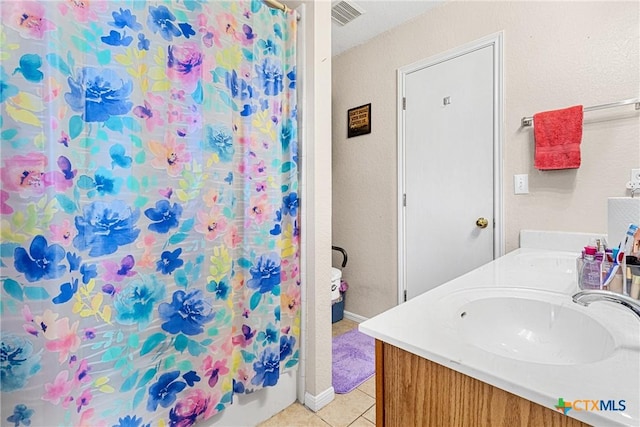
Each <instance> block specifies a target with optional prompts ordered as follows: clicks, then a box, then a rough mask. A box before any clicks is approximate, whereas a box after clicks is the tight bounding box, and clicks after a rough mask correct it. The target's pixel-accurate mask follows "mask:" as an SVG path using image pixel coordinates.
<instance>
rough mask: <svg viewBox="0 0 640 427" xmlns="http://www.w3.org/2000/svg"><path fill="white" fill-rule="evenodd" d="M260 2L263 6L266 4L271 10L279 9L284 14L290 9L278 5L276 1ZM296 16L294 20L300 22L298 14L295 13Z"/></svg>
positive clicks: (281, 4)
mask: <svg viewBox="0 0 640 427" xmlns="http://www.w3.org/2000/svg"><path fill="white" fill-rule="evenodd" d="M262 2H263V3H264V4H266V5H267V6H269V7H270V8H272V9H279V10H281V11H283V12H284V13H287V12H288V11H290V10H291V9H290V8H289V6H287V5H286V4H284V3H280V2H279V1H278V0H262ZM295 14H296V19H297V20H298V21H299V20H300V14H299V13H298V12H297V11H295Z"/></svg>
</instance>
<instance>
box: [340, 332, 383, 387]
mask: <svg viewBox="0 0 640 427" xmlns="http://www.w3.org/2000/svg"><path fill="white" fill-rule="evenodd" d="M375 367H376V364H375V340H374V338H373V337H370V336H368V335H365V334H363V333H361V332H359V331H358V330H357V329H353V330H351V331H349V332H347V333H344V334H342V335H338V336H337V337H334V338H333V366H332V383H333V389H334V391H335V392H336V393H339V394H343V393H349V392H350V391H351V390H353V389H354V388H356V387H358V386H359V385H360V384H362V383H363V382H365V381H366V380H368V379H369V378H371V377H372V376H373V374H374V373H375Z"/></svg>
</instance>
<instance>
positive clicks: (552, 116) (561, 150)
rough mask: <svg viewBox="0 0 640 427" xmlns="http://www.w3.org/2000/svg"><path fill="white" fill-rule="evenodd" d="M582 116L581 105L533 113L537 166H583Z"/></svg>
mask: <svg viewBox="0 0 640 427" xmlns="http://www.w3.org/2000/svg"><path fill="white" fill-rule="evenodd" d="M582 116H583V112H582V105H576V106H575V107H569V108H564V109H562V110H554V111H545V112H544V113H537V114H534V115H533V131H534V136H535V140H536V155H535V161H534V165H535V167H536V168H537V169H540V170H552V169H577V168H579V167H580V142H582Z"/></svg>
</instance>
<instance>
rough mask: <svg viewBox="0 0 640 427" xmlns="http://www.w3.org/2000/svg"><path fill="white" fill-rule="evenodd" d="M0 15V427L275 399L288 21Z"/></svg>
mask: <svg viewBox="0 0 640 427" xmlns="http://www.w3.org/2000/svg"><path fill="white" fill-rule="evenodd" d="M0 14H1V15H2V21H0V22H1V23H0V42H1V44H2V49H0V62H1V63H0V113H1V117H0V124H1V126H2V132H1V135H0V136H1V139H2V150H0V269H1V273H2V274H0V316H1V319H0V320H1V322H0V413H1V414H2V422H4V423H5V424H7V425H13V426H26V425H90V426H95V427H110V426H118V427H152V426H153V427H156V426H162V425H164V426H190V425H195V424H197V423H201V422H203V421H204V420H209V419H211V418H212V417H214V416H215V415H216V414H218V413H220V412H221V411H223V410H224V409H225V408H226V407H228V406H229V405H233V404H236V403H237V402H238V401H239V399H237V398H235V396H234V395H235V394H240V393H247V394H248V393H260V389H261V388H263V387H278V386H281V384H282V381H281V379H282V373H283V372H286V371H288V370H291V369H296V367H297V365H298V361H299V356H300V351H299V343H300V339H299V336H300V335H299V334H300V303H301V297H300V295H301V278H300V264H299V256H300V221H299V215H300V189H299V183H298V175H299V168H298V146H299V142H298V123H297V120H298V112H297V104H296V98H297V94H296V67H295V63H296V26H297V22H296V19H295V16H294V14H293V13H287V14H285V13H282V12H280V11H276V10H273V9H269V8H267V7H266V6H264V4H263V3H262V2H261V1H256V0H238V1H233V2H222V1H213V0H198V1H181V0H167V1H162V2H158V1H146V0H141V1H131V0H109V1H107V0H92V1H90V2H69V1H62V0H56V1H36V0H23V1H5V2H2V7H0ZM285 385H286V384H285ZM213 422H214V423H215V422H216V421H215V419H214V420H213ZM209 423H211V421H209ZM203 424H207V422H206V421H205V422H204V423H203ZM3 425H4V424H3Z"/></svg>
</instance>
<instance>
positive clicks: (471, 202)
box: [399, 44, 499, 300]
mask: <svg viewBox="0 0 640 427" xmlns="http://www.w3.org/2000/svg"><path fill="white" fill-rule="evenodd" d="M495 49H496V46H495V45H494V44H490V45H487V46H484V47H482V48H477V49H475V50H472V51H469V52H466V53H464V54H457V55H456V56H453V57H450V58H445V59H441V60H438V61H435V62H434V63H431V64H429V65H427V66H424V67H422V68H419V69H416V70H415V71H412V72H408V73H406V74H405V75H404V92H403V93H404V97H405V98H406V100H405V107H404V110H403V121H404V131H403V132H402V134H403V136H404V144H403V145H404V147H403V149H404V152H403V154H404V156H403V157H404V162H403V163H404V164H403V165H402V164H400V165H399V166H400V168H401V169H403V170H402V172H403V175H404V176H403V177H401V179H402V180H403V185H402V184H401V188H402V187H404V194H405V197H406V199H405V201H403V202H400V203H401V204H403V205H405V204H406V205H405V206H404V208H403V209H400V212H401V213H402V214H403V221H401V223H403V225H404V233H402V230H401V231H400V233H402V234H403V235H404V247H403V248H402V250H401V253H403V254H404V263H402V259H401V260H400V261H401V264H400V266H401V267H400V268H401V269H402V268H404V271H403V273H404V282H405V283H404V286H405V290H406V293H405V294H404V299H405V300H408V299H410V298H413V297H415V296H416V295H419V294H421V293H423V292H426V291H428V290H430V289H433V288H435V287H436V286H438V285H441V284H443V283H445V282H447V281H449V280H451V279H453V278H455V277H458V276H460V275H462V274H464V273H466V272H469V271H471V270H473V269H475V268H476V267H478V266H480V265H482V264H485V263H487V262H489V261H491V260H493V259H494V255H495V254H494V225H495V219H496V215H494V191H495V188H496V186H495V182H494V178H495V176H496V174H495V173H494V172H495V171H494V168H495V167H496V165H494V146H495V142H496V138H497V135H496V129H497V126H496V123H497V121H496V120H494V119H495V115H496V111H497V109H496V105H495V102H497V100H498V99H499V97H497V96H496V93H497V92H496V85H497V83H496V82H497V79H496V78H495V77H496V72H497V71H496V69H495V68H497V67H496V61H495V60H494V55H495V54H496V52H495ZM485 221H486V226H485ZM483 227H484V228H483ZM401 240H402V239H401ZM401 282H402V280H401Z"/></svg>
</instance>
